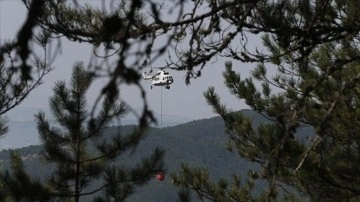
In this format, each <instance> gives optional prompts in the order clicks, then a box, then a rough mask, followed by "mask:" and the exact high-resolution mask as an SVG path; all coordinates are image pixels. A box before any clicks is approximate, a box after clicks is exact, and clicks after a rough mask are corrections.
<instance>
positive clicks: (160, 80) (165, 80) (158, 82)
mask: <svg viewBox="0 0 360 202" xmlns="http://www.w3.org/2000/svg"><path fill="white" fill-rule="evenodd" d="M142 74H143V77H144V80H152V83H151V84H152V85H151V86H150V88H151V89H152V88H153V86H165V88H166V89H170V85H171V84H172V83H173V82H174V79H173V77H172V76H171V75H170V74H169V72H167V71H165V70H163V69H162V70H160V71H158V72H157V73H156V74H154V75H151V74H149V73H147V72H143V73H142Z"/></svg>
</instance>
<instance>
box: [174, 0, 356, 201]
mask: <svg viewBox="0 0 360 202" xmlns="http://www.w3.org/2000/svg"><path fill="white" fill-rule="evenodd" d="M283 3H284V7H283V8H282V10H275V11H276V12H279V14H282V15H279V16H277V15H274V13H272V16H269V14H265V13H264V14H263V15H267V16H269V20H270V19H272V20H273V19H274V18H275V17H276V16H277V17H278V18H277V20H276V21H273V22H274V23H275V24H274V27H275V26H276V29H275V31H276V34H275V35H273V36H276V37H274V38H272V37H270V35H265V36H264V37H263V41H264V44H265V46H266V47H267V48H268V50H269V52H270V55H271V58H272V59H273V60H272V64H271V65H270V64H266V63H265V62H261V63H259V64H258V66H257V67H256V68H255V69H254V70H253V71H252V75H251V77H250V78H245V79H244V78H242V77H241V75H240V74H238V73H236V72H235V71H234V69H233V67H232V66H233V64H232V62H227V63H226V64H225V67H226V71H225V72H224V77H225V80H226V81H225V83H226V85H227V87H228V88H229V90H230V91H231V92H232V93H233V94H234V95H235V96H237V97H238V98H240V99H242V100H244V101H245V102H246V104H247V105H248V106H249V107H251V109H253V110H255V111H256V112H258V113H260V114H261V115H263V116H264V117H266V118H267V119H268V120H269V121H270V122H271V123H263V124H261V125H260V126H258V127H255V125H254V124H253V122H254V120H251V119H250V118H249V117H245V116H244V115H243V114H241V112H232V111H231V110H229V109H228V108H227V107H226V106H225V105H224V104H222V103H221V102H220V97H219V96H218V95H217V94H216V93H215V90H214V88H210V89H209V90H208V91H207V92H205V93H204V95H205V97H206V98H207V100H208V102H209V103H210V105H212V106H213V109H214V110H215V111H216V112H217V113H218V114H219V115H221V116H222V118H223V119H224V121H225V124H226V131H227V133H228V134H229V136H228V138H229V145H227V146H228V148H229V149H231V150H233V151H236V152H237V153H238V154H239V155H240V157H241V158H245V159H247V160H248V161H249V162H252V163H256V164H258V165H260V167H261V169H259V170H250V171H249V176H235V177H234V178H233V179H232V180H231V181H230V182H229V181H224V180H220V181H219V182H217V183H214V182H212V181H211V180H209V176H207V175H208V174H207V173H206V171H202V170H200V171H199V169H197V168H190V167H187V166H183V167H182V169H181V170H180V172H179V173H178V174H176V175H174V176H173V177H174V183H175V184H176V185H179V186H180V187H183V188H187V189H190V190H193V191H194V192H195V193H196V194H197V195H199V196H201V197H203V198H208V199H209V200H211V201H249V200H260V201H264V200H266V201H276V200H285V201H286V200H289V201H294V200H300V201H301V200H309V199H310V200H312V201H324V200H325V201H341V200H345V201H347V200H350V201H352V200H353V201H357V200H359V197H360V189H359V187H360V186H359V185H360V181H359V180H358V177H357V174H356V173H358V172H359V171H360V170H359V168H360V167H359V166H360V164H359V163H360V156H359V153H360V145H359V143H360V142H359V140H360V138H359V137H360V136H359V110H358V108H359V98H360V97H359V95H360V94H359V86H360V85H359V84H360V83H359V82H360V80H359V75H360V74H359V73H360V72H359V71H360V66H359V56H360V52H359V50H358V40H357V34H355V33H358V31H355V30H357V28H354V27H353V28H354V31H355V33H354V34H349V35H347V36H346V37H345V36H343V34H344V33H340V32H339V33H337V31H336V30H335V28H334V26H333V25H334V24H335V23H336V24H338V25H339V26H340V27H339V29H341V30H346V29H348V28H349V27H347V23H349V21H348V20H349V19H354V18H355V16H357V13H355V12H354V10H353V9H354V8H359V7H358V2H357V1H356V2H355V1H341V2H340V1H336V2H333V1H316V3H314V4H315V5H314V4H312V3H311V2H310V1H299V3H300V5H301V6H305V7H306V8H307V9H305V7H296V4H291V3H288V2H285V1H283ZM306 3H308V4H306ZM316 9H319V10H316ZM320 10H321V12H320ZM290 11H291V12H290ZM317 11H319V13H317ZM314 13H317V14H318V16H316V17H315V14H314ZM344 13H346V15H342V14H344ZM303 15H304V23H305V24H306V21H307V20H310V19H312V20H313V23H315V24H317V25H318V26H319V30H317V31H318V33H317V34H318V35H312V37H315V38H313V39H311V40H314V41H306V40H307V39H309V38H304V37H302V36H301V35H300V34H299V32H300V33H301V34H305V33H303V31H304V30H299V32H296V31H295V30H294V29H295V28H296V23H294V24H293V22H298V21H297V20H296V19H298V17H300V16H301V17H303ZM306 15H307V16H306ZM274 16H275V17H274ZM287 20H289V21H287ZM317 20H319V21H317ZM282 23H283V24H282ZM333 23H334V24H333ZM278 24H281V25H282V26H284V27H281V26H278ZM292 25H294V26H295V27H292ZM309 26H313V25H309ZM314 26H315V25H314ZM325 27H326V28H328V32H326V33H325V32H322V31H324V30H322V29H325ZM286 30H287V31H286ZM317 31H314V30H309V32H308V33H307V34H314V33H315V32H317ZM285 32H287V33H288V35H287V36H286V35H285V34H284V33H285ZM281 37H283V38H281ZM297 37H299V38H297ZM318 37H319V38H318ZM321 37H328V38H327V40H329V41H326V42H324V41H322V39H321ZM333 37H334V38H333ZM300 40H303V41H302V43H309V44H311V45H309V44H303V46H301V44H300V43H298V42H299V41H300ZM323 40H325V39H324V38H323ZM290 49H292V50H290ZM271 70H276V72H275V73H274V72H272V71H271ZM240 179H242V180H240ZM263 181H266V189H262V192H261V193H259V194H257V195H255V194H254V190H255V189H256V186H259V185H256V184H258V183H262V182H263Z"/></svg>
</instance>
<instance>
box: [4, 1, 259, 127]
mask: <svg viewBox="0 0 360 202" xmlns="http://www.w3.org/2000/svg"><path fill="white" fill-rule="evenodd" d="M25 16H26V9H25V8H24V6H23V5H22V3H21V2H20V1H17V0H5V1H3V0H0V40H1V43H3V41H4V40H11V39H14V37H15V36H16V34H17V31H18V30H19V27H20V26H21V25H22V23H23V22H24V19H25ZM254 43H255V42H254ZM256 43H257V44H258V43H259V42H258V41H257V42H256ZM90 55H91V47H90V46H88V47H84V45H83V44H81V45H79V44H77V43H71V42H67V41H65V40H64V41H63V43H62V54H61V55H59V56H58V57H57V59H56V61H55V62H54V64H53V67H54V68H55V69H54V70H53V71H52V72H50V73H49V74H48V75H47V76H46V78H45V79H44V82H43V84H42V85H41V86H40V87H38V88H37V89H35V90H34V91H33V92H32V93H31V94H30V95H29V97H28V98H27V99H26V100H25V101H24V102H23V103H22V104H21V105H20V108H18V110H19V109H21V108H22V107H46V106H48V97H49V96H51V95H52V88H53V87H54V82H55V81H57V80H67V79H68V78H69V77H70V76H71V70H72V66H73V64H74V63H75V62H78V61H83V62H84V63H85V64H87V62H89V57H90ZM254 65H255V64H240V65H237V66H235V65H234V68H235V70H236V71H239V72H241V74H244V75H248V73H249V71H250V68H252V67H253V66H254ZM224 69H225V68H224V60H221V59H218V60H217V61H213V62H211V63H209V64H207V65H206V67H205V68H204V69H203V71H202V76H201V77H200V78H198V79H193V80H192V81H191V85H189V86H187V85H185V72H176V71H170V74H172V75H173V77H174V80H175V81H174V83H173V84H172V85H171V88H170V90H167V89H165V88H163V89H162V112H163V114H168V115H176V116H180V117H184V118H187V119H189V120H195V119H202V118H210V117H213V116H215V115H216V114H214V113H213V111H212V108H211V107H210V106H209V105H208V104H207V102H206V100H205V98H204V96H203V92H204V91H206V90H207V89H208V87H209V86H214V87H215V90H216V92H217V93H218V94H219V95H220V96H221V99H222V101H223V103H224V104H226V105H228V106H229V107H230V108H232V109H234V110H239V109H244V108H247V107H246V105H245V104H244V102H243V101H240V100H239V99H237V98H235V97H234V96H233V95H231V94H230V93H229V90H228V89H227V88H226V87H225V85H224V79H223V77H222V72H223V71H224ZM103 84H104V82H103ZM143 85H144V87H145V88H146V89H147V98H148V103H149V105H150V107H151V109H152V110H154V111H155V112H158V113H160V110H161V105H160V104H161V99H160V93H161V88H160V87H155V88H153V89H152V90H151V89H150V83H149V81H143ZM101 87H102V86H101V83H100V84H99V83H97V84H96V85H93V86H92V87H91V91H90V93H89V102H90V103H92V102H93V101H94V99H95V97H96V96H97V95H98V93H99V89H101ZM121 97H122V98H123V99H124V100H126V101H127V102H128V104H130V105H131V106H132V107H134V108H140V107H141V106H142V102H141V99H140V95H139V91H138V90H136V89H134V88H133V87H123V88H122V89H121Z"/></svg>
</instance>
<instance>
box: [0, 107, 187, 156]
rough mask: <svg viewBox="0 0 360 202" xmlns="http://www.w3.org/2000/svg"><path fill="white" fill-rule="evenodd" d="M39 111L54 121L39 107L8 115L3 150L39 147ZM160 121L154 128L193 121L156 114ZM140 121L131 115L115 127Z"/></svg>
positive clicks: (14, 110)
mask: <svg viewBox="0 0 360 202" xmlns="http://www.w3.org/2000/svg"><path fill="white" fill-rule="evenodd" d="M39 111H42V112H44V113H45V114H46V116H47V117H48V119H50V120H53V118H52V116H51V113H50V111H49V109H48V108H39V107H18V108H14V109H13V110H11V111H10V112H9V113H8V114H7V118H8V120H9V121H8V127H9V132H8V133H7V134H6V135H5V137H3V138H1V139H0V150H1V149H15V148H21V147H27V146H30V145H39V144H40V143H41V142H40V137H39V135H38V131H37V129H36V123H35V118H34V115H35V114H37V113H38V112H39ZM154 115H155V117H156V119H157V121H158V123H157V124H156V125H153V126H154V127H168V126H175V125H178V124H182V123H186V122H189V121H191V120H190V119H187V118H184V117H180V116H176V115H168V114H162V115H161V114H158V113H156V112H154ZM135 124H138V121H137V119H136V117H135V116H134V115H131V114H129V115H128V116H125V118H122V119H120V122H117V121H115V122H114V123H113V125H135Z"/></svg>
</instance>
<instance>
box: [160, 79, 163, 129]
mask: <svg viewBox="0 0 360 202" xmlns="http://www.w3.org/2000/svg"><path fill="white" fill-rule="evenodd" d="M160 89H161V90H160V135H162V89H163V88H162V86H160Z"/></svg>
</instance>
